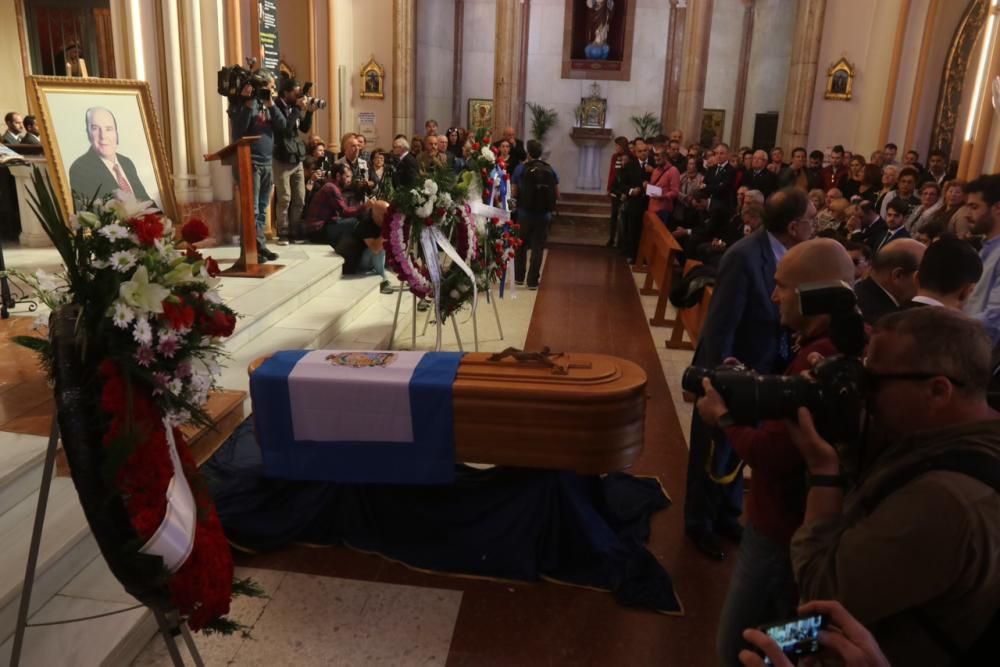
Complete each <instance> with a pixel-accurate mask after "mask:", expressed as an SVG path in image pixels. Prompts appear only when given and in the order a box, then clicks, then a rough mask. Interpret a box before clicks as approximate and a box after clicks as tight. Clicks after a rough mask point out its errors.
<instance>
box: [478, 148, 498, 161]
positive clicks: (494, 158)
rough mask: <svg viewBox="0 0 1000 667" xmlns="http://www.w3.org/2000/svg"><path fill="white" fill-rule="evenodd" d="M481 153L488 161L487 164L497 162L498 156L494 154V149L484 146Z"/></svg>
mask: <svg viewBox="0 0 1000 667" xmlns="http://www.w3.org/2000/svg"><path fill="white" fill-rule="evenodd" d="M479 153H480V155H482V156H483V157H484V158H485V159H486V161H487V162H496V161H497V156H496V155H494V154H493V149H492V148H490V147H489V146H483V148H482V150H481V151H479Z"/></svg>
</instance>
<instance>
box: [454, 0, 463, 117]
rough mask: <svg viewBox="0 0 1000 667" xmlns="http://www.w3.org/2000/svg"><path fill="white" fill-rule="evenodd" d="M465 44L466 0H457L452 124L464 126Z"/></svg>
mask: <svg viewBox="0 0 1000 667" xmlns="http://www.w3.org/2000/svg"><path fill="white" fill-rule="evenodd" d="M464 46H465V0H455V49H454V52H453V54H452V73H453V74H452V80H451V126H452V127H461V126H462V61H463V60H464V58H463V55H464V51H465V49H464Z"/></svg>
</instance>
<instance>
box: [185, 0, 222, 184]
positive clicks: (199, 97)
mask: <svg viewBox="0 0 1000 667" xmlns="http://www.w3.org/2000/svg"><path fill="white" fill-rule="evenodd" d="M201 4H205V5H212V4H214V3H211V2H204V3H202V2H196V1H195V0H182V4H181V9H182V14H183V15H182V19H183V31H184V35H183V37H184V42H185V48H184V67H185V79H186V84H185V86H184V89H185V93H186V94H185V95H184V101H185V102H187V114H186V115H187V120H188V124H189V131H190V134H189V135H188V151H189V155H190V162H191V166H192V171H193V172H194V188H193V189H192V191H191V201H195V202H210V201H212V176H211V170H210V168H209V166H208V163H207V162H205V159H204V157H203V156H204V155H205V154H206V153H210V152H211V151H210V150H209V147H208V118H207V114H208V113H210V108H209V106H208V103H209V101H208V99H207V96H206V92H205V68H204V53H205V51H206V50H207V49H205V48H204V46H205V42H204V41H203V39H202V37H203V33H202V17H201V12H200V10H199V5H201ZM213 101H215V100H213Z"/></svg>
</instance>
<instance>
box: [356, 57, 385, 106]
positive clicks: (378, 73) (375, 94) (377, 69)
mask: <svg viewBox="0 0 1000 667" xmlns="http://www.w3.org/2000/svg"><path fill="white" fill-rule="evenodd" d="M369 75H374V79H373V80H377V81H378V89H377V90H374V91H369V90H368V80H369ZM361 97H371V98H374V99H378V100H383V99H385V68H384V67H382V66H381V65H379V64H378V63H377V62H375V58H374V57H372V59H371V60H369V61H368V62H367V63H365V66H364V67H362V68H361Z"/></svg>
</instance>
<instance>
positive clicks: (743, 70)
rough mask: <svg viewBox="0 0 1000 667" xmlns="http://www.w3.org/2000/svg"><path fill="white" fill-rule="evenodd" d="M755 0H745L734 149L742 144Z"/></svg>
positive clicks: (735, 108)
mask: <svg viewBox="0 0 1000 667" xmlns="http://www.w3.org/2000/svg"><path fill="white" fill-rule="evenodd" d="M753 12H754V0H743V36H742V38H741V39H740V62H739V65H737V70H736V71H737V72H738V74H737V79H736V99H735V100H734V102H733V128H732V134H731V135H730V137H729V143H730V144H731V146H732V149H733V150H737V149H738V147H739V146H740V144H741V141H740V140H741V138H742V136H741V135H742V134H743V114H744V111H745V109H746V103H747V70H748V68H749V66H750V49H752V48H753Z"/></svg>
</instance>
